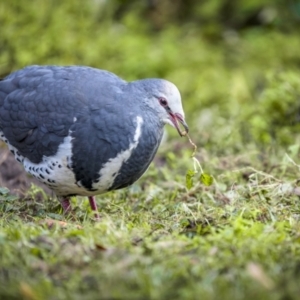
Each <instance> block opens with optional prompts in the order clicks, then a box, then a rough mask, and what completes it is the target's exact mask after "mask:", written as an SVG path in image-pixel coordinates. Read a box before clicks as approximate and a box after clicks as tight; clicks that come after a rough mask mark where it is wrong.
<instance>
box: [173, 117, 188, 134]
mask: <svg viewBox="0 0 300 300" xmlns="http://www.w3.org/2000/svg"><path fill="white" fill-rule="evenodd" d="M170 116H171V121H172V123H173V124H174V126H175V128H176V129H177V131H178V133H179V135H180V136H185V135H187V133H188V132H189V127H188V125H187V124H186V122H185V120H184V118H183V116H182V115H181V114H179V113H175V114H173V113H170ZM178 121H179V122H180V123H181V125H182V126H183V127H184V130H183V131H182V130H181V128H180V125H179V123H178Z"/></svg>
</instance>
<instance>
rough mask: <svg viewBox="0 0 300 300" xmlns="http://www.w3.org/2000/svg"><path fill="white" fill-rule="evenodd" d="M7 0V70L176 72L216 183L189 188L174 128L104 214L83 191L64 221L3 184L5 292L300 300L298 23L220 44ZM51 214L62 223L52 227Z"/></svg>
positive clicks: (106, 200) (103, 206)
mask: <svg viewBox="0 0 300 300" xmlns="http://www.w3.org/2000/svg"><path fill="white" fill-rule="evenodd" d="M8 3H9V1H7V3H5V1H4V2H3V3H1V4H0V22H1V35H0V44H1V46H2V48H1V50H0V73H1V74H3V75H4V74H6V73H8V72H10V71H11V70H14V69H18V68H21V67H22V66H24V65H28V64H33V63H39V64H82V65H91V66H95V67H99V68H103V69H108V70H110V71H113V72H115V73H117V74H119V75H121V76H122V77H123V78H125V79H128V80H133V79H136V78H143V77H163V78H166V79H169V80H170V81H173V82H174V83H175V84H176V85H177V86H178V87H179V89H180V91H181V93H182V98H183V104H184V108H185V111H186V118H187V122H188V124H189V125H190V135H191V138H192V139H193V141H194V142H195V143H196V144H197V146H198V149H197V152H196V158H197V159H198V160H199V161H200V163H201V166H202V168H203V170H204V172H205V173H207V174H210V175H211V176H213V178H214V183H213V184H212V185H211V186H205V185H204V184H202V183H201V182H200V181H199V180H198V178H199V176H200V173H198V174H196V176H194V178H193V179H194V185H193V187H192V188H191V189H187V187H186V173H187V172H188V170H193V160H192V159H191V157H190V156H191V153H192V147H191V145H190V144H189V142H188V140H187V139H186V138H179V137H178V135H177V133H176V131H175V130H172V129H171V128H168V137H167V142H166V143H164V144H163V145H162V147H161V148H160V150H159V153H158V155H157V156H156V159H155V161H154V163H153V164H152V165H151V167H150V169H149V170H148V172H147V173H146V174H145V175H144V176H143V177H142V179H140V180H139V181H138V182H137V183H135V184H134V185H133V186H132V187H130V188H128V189H125V190H121V191H115V192H112V193H108V194H105V195H102V196H99V197H98V198H97V202H98V205H99V208H100V213H101V221H100V222H95V221H93V216H92V214H91V211H90V208H89V205H88V201H87V199H85V198H77V199H76V198H74V199H73V200H72V201H73V203H72V205H73V208H74V211H75V212H74V216H73V217H72V218H70V217H64V216H63V214H62V211H61V208H60V206H59V204H58V201H57V200H56V199H55V198H53V199H46V198H45V199H43V200H38V197H36V195H37V193H38V192H39V190H38V189H37V188H36V187H33V188H32V189H31V191H30V192H29V194H28V197H27V198H26V199H25V200H21V199H18V198H16V197H11V196H9V194H8V192H7V191H6V190H4V189H1V190H0V193H1V195H0V299H26V300H28V299H29V300H36V299H280V300H283V299H298V298H299V294H300V286H299V280H300V200H299V195H300V186H299V187H298V185H299V182H298V181H297V180H298V178H299V165H300V159H299V145H300V135H299V132H300V130H299V129H300V125H299V111H300V105H299V99H300V67H299V66H300V52H299V49H300V39H299V32H298V31H297V30H298V29H297V28H296V29H295V31H289V32H287V33H286V32H281V31H279V30H276V28H275V29H274V28H272V27H270V28H269V27H254V28H248V29H247V30H246V29H245V30H240V31H237V32H231V31H225V32H223V33H220V36H222V38H220V39H219V40H217V41H216V40H209V39H207V38H206V37H205V36H204V35H202V31H201V28H199V27H197V24H193V23H190V24H184V25H183V26H177V25H175V24H170V25H169V26H166V27H165V28H163V30H161V31H159V32H152V31H151V30H149V28H148V27H147V24H146V23H143V22H141V19H140V18H139V17H137V16H136V12H135V11H132V12H131V13H128V14H127V15H126V16H125V17H123V19H122V20H118V21H111V20H110V19H103V20H102V19H101V18H100V20H99V19H98V17H99V15H97V10H94V9H93V7H92V5H86V6H82V5H79V4H75V3H71V2H59V4H58V2H57V3H56V1H53V3H54V4H53V5H52V6H51V5H50V4H47V3H46V2H45V3H44V2H43V4H41V3H39V1H37V0H36V1H32V3H31V4H29V3H28V4H27V5H26V9H24V8H23V4H22V2H20V1H11V3H12V4H11V5H8ZM37 3H39V5H37ZM49 3H50V2H49ZM51 3H52V2H51ZM86 3H90V2H88V1H87V2H86ZM278 13H280V12H278ZM50 219H51V220H52V219H56V220H57V222H59V221H65V222H67V225H66V226H64V227H62V226H60V225H59V223H57V225H53V226H52V227H51V228H49V226H48V225H47V223H46V221H47V220H50Z"/></svg>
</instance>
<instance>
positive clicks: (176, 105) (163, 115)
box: [140, 79, 189, 136]
mask: <svg viewBox="0 0 300 300" xmlns="http://www.w3.org/2000/svg"><path fill="white" fill-rule="evenodd" d="M141 82H142V84H143V87H144V89H145V90H146V91H147V94H148V97H147V104H148V105H149V106H150V107H151V108H152V109H154V110H155V111H156V113H157V115H158V117H159V118H160V120H161V121H162V122H163V123H165V124H170V125H172V126H173V127H175V128H176V129H177V131H178V133H179V135H180V136H184V135H186V134H187V133H188V131H189V128H188V125H187V123H186V122H185V119H184V111H183V108H182V103H181V96H180V93H179V91H178V89H177V87H176V86H175V85H174V84H173V83H171V82H169V81H167V80H163V79H145V80H141V81H140V83H141ZM180 124H181V125H182V126H183V128H184V130H182V129H181V128H180Z"/></svg>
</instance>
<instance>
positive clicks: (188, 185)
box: [185, 170, 196, 190]
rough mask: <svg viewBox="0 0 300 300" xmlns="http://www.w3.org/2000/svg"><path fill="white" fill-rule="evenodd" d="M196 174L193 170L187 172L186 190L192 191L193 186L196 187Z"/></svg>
mask: <svg viewBox="0 0 300 300" xmlns="http://www.w3.org/2000/svg"><path fill="white" fill-rule="evenodd" d="M195 174H196V173H195V171H193V170H188V171H187V172H186V175H185V185H186V188H187V189H188V190H190V189H191V188H192V187H193V185H194V183H193V177H194V176H195Z"/></svg>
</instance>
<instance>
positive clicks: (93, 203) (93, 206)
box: [89, 196, 100, 219]
mask: <svg viewBox="0 0 300 300" xmlns="http://www.w3.org/2000/svg"><path fill="white" fill-rule="evenodd" d="M89 202H90V206H91V209H92V211H93V212H94V216H95V218H96V219H100V217H99V214H98V208H97V203H96V198H95V196H89Z"/></svg>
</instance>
